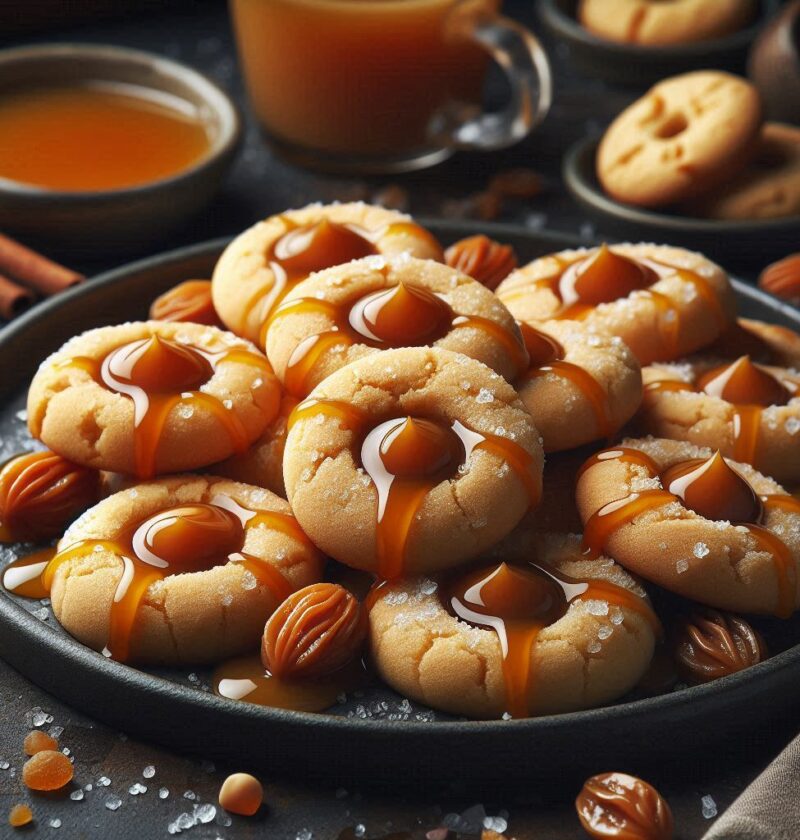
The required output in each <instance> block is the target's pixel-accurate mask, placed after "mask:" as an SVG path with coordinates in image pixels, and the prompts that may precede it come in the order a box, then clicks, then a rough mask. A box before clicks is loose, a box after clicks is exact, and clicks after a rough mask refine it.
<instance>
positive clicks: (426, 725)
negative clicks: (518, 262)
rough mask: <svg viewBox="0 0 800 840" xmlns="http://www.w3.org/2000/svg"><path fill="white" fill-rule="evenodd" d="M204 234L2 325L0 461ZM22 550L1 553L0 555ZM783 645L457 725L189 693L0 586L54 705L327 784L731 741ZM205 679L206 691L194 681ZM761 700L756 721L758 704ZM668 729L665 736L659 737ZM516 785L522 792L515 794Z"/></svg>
mask: <svg viewBox="0 0 800 840" xmlns="http://www.w3.org/2000/svg"><path fill="white" fill-rule="evenodd" d="M430 227H431V229H432V230H433V231H434V232H435V233H436V234H437V235H439V236H440V237H441V239H442V241H443V242H450V241H452V240H454V239H457V238H459V237H461V236H465V235H470V234H473V233H476V232H478V231H479V230H480V231H484V232H486V233H488V234H489V235H491V236H494V237H496V238H497V239H499V240H501V241H505V242H509V243H510V244H512V245H513V246H514V247H515V248H516V249H517V251H518V253H519V256H520V258H521V259H522V260H525V261H527V260H530V259H533V258H534V257H536V256H539V255H541V254H544V253H547V252H550V251H553V250H557V249H562V248H567V247H574V246H575V245H576V242H575V241H574V240H573V239H571V238H568V237H565V236H561V235H556V234H548V233H535V234H532V233H528V232H525V231H522V230H520V229H519V228H509V227H500V226H495V227H492V226H490V225H485V224H482V225H466V224H442V223H431V224H430ZM224 244H225V242H224V241H221V240H217V241H214V242H210V243H207V244H203V245H198V246H195V247H191V248H184V249H181V250H178V251H173V252H171V253H168V254H165V255H163V256H160V257H155V258H153V259H148V260H144V261H142V262H139V263H134V264H132V265H129V266H126V267H124V268H121V269H119V270H117V271H112V272H109V273H107V274H105V275H102V276H101V277H98V278H96V279H95V280H94V281H92V282H91V283H87V284H85V285H84V286H82V287H78V288H76V289H73V290H70V291H68V292H66V293H64V294H63V295H60V296H59V297H58V298H56V299H52V300H50V301H48V302H46V303H44V304H42V305H40V306H38V307H37V308H36V309H34V310H33V311H31V312H29V313H27V314H26V315H24V316H22V317H21V318H19V319H18V320H17V321H14V322H13V323H12V324H11V325H10V326H8V327H6V328H5V330H3V331H2V333H0V359H1V360H2V377H1V378H0V399H1V400H2V405H3V409H2V411H0V438H1V439H2V443H1V444H0V459H2V458H4V457H7V456H8V455H10V454H13V453H14V452H16V451H19V449H20V448H21V447H23V446H26V445H29V441H28V439H27V434H26V432H25V423H24V415H22V414H21V409H22V407H23V406H24V393H25V389H26V386H27V383H28V382H29V380H30V378H31V376H32V374H33V373H34V371H35V369H36V366H37V364H38V363H39V362H40V361H41V360H42V359H43V358H44V357H45V356H46V355H47V354H48V353H50V352H51V351H53V350H55V349H56V348H57V347H59V346H60V345H61V343H62V342H63V341H64V340H66V339H67V338H68V337H70V336H72V335H74V334H75V333H78V332H81V331H83V330H86V329H88V328H91V327H95V326H100V325H103V324H111V323H117V322H121V321H125V320H130V319H134V318H139V317H143V316H144V315H145V314H146V312H147V307H148V304H149V302H150V301H151V300H152V299H153V297H154V296H156V295H157V294H158V293H160V292H162V291H164V290H165V289H166V288H168V287H169V286H171V285H173V284H174V283H176V282H178V281H180V280H182V279H186V278H187V277H203V276H208V274H209V272H210V269H211V267H212V265H213V264H214V261H215V259H216V257H217V255H218V254H219V252H220V250H221V249H222V247H223V246H224ZM736 288H737V291H738V293H739V299H740V303H741V308H742V311H743V312H745V313H747V314H748V315H750V316H752V317H756V318H762V319H768V320H772V321H775V322H779V323H783V324H787V325H791V326H794V327H795V328H799V329H800V314H799V313H797V312H796V311H794V310H792V309H791V308H789V307H781V306H780V304H778V303H776V302H775V301H774V300H773V299H771V298H769V297H767V296H766V295H764V294H762V293H760V292H758V291H756V290H754V289H752V288H750V287H748V286H745V285H744V284H741V283H737V286H736ZM24 549H25V547H24V546H15V547H10V548H8V547H7V548H2V549H0V560H1V561H2V563H3V564H5V562H7V561H8V560H10V559H11V558H12V557H14V556H16V555H18V554H19V553H21V551H23V550H24ZM773 624H775V625H776V627H779V629H777V630H774V631H773V632H775V633H778V632H780V633H781V634H782V637H783V638H784V639H785V640H786V641H784V642H783V643H778V644H777V645H776V646H775V650H777V651H781V652H779V653H777V654H776V655H775V656H773V657H772V658H771V659H769V660H767V661H766V662H764V663H762V664H760V665H757V666H755V667H753V668H750V669H749V670H747V671H744V672H741V673H739V674H736V675H733V676H730V677H726V678H725V679H721V680H718V681H717V682H715V683H712V684H710V685H707V686H701V687H697V688H691V689H686V690H682V691H677V692H674V693H672V694H668V695H664V696H661V697H657V698H653V699H648V700H638V701H634V702H625V703H620V704H617V705H614V706H610V707H608V708H603V709H596V710H592V711H587V712H580V713H571V714H565V715H554V716H549V717H543V718H533V719H528V720H509V721H485V722H478V721H465V720H454V719H453V718H447V717H446V716H442V715H438V714H435V713H433V712H431V711H430V710H427V709H423V708H421V707H419V706H415V705H410V704H408V702H407V701H403V700H402V698H399V697H398V696H397V695H394V694H392V693H391V692H389V691H386V690H378V689H371V690H369V691H367V692H366V693H365V695H364V696H363V697H352V698H349V699H348V701H347V702H346V703H343V704H341V705H339V706H337V707H336V708H335V709H334V710H332V712H333V713H332V714H326V715H315V714H303V713H296V712H288V711H282V710H277V709H267V708H261V707H258V706H253V705H250V704H247V703H241V702H235V701H231V700H224V699H221V698H218V697H214V696H212V695H211V694H210V693H208V692H207V691H203V687H204V683H206V682H207V679H208V675H207V674H206V673H203V672H201V671H198V672H197V673H195V674H191V673H190V672H189V669H186V670H183V671H181V672H175V671H172V672H158V673H150V672H145V671H140V670H137V669H135V668H132V667H129V666H126V665H123V664H120V663H118V662H113V661H110V660H107V659H105V658H103V656H101V655H100V654H98V653H95V652H94V651H91V650H89V649H88V648H86V647H84V646H83V645H81V644H79V643H77V642H76V641H74V640H73V639H71V638H70V637H69V636H67V635H66V634H65V633H64V632H63V631H61V630H60V628H59V626H58V625H57V623H56V622H55V620H54V619H53V616H52V613H51V612H50V611H49V609H48V607H47V605H46V604H43V603H41V602H38V601H34V602H31V601H26V600H24V599H16V598H13V597H11V596H9V595H8V594H6V593H3V594H2V595H0V656H2V657H3V658H4V659H6V660H7V661H8V662H9V663H11V664H12V665H13V666H14V667H15V668H17V669H18V670H19V671H21V672H22V673H23V674H25V675H26V676H27V677H29V678H30V679H31V680H33V681H34V682H35V683H37V684H38V685H40V686H41V687H42V688H44V689H46V690H48V691H51V692H52V693H53V694H56V695H57V696H58V697H59V698H61V699H63V700H64V701H66V702H68V703H70V704H72V705H74V706H76V707H77V708H79V709H81V710H82V711H84V712H86V713H88V714H90V715H92V716H93V717H96V718H98V719H100V720H102V721H104V722H106V723H108V724H110V725H111V726H114V727H118V728H119V729H122V730H124V731H125V732H128V733H130V734H131V735H134V736H137V737H140V738H145V739H149V740H153V741H158V742H160V743H163V744H165V745H167V746H170V747H172V748H175V749H180V750H183V751H186V752H194V753H198V754H201V755H202V756H204V757H212V758H218V759H220V758H221V759H227V760H229V761H231V762H234V763H235V764H236V765H238V766H240V767H241V766H254V765H255V766H266V767H267V768H269V769H272V770H273V771H278V772H280V773H281V775H282V776H284V777H285V776H287V775H289V774H293V775H298V776H301V777H303V778H310V777H320V776H322V777H325V778H327V780H328V781H332V782H334V783H335V784H366V783H369V782H370V781H378V782H381V783H383V784H384V785H386V784H395V785H401V784H405V783H412V784H417V785H426V786H429V789H432V787H430V786H435V785H436V784H437V783H442V782H453V781H457V782H458V783H459V784H461V785H470V784H471V785H472V786H473V787H479V789H480V791H481V792H482V793H484V794H485V793H486V791H487V790H488V789H489V788H490V787H491V786H493V785H494V784H500V783H502V784H503V785H504V786H505V787H506V788H507V787H508V786H509V785H511V784H513V783H517V784H520V785H524V786H526V787H529V786H530V785H531V784H533V783H534V781H536V785H537V786H541V785H544V784H546V780H547V779H549V780H550V781H551V782H552V781H553V780H563V779H564V778H565V777H575V778H577V777H579V776H581V775H582V774H587V773H589V772H598V771H599V770H603V769H617V768H619V769H623V768H624V769H627V770H630V771H633V772H636V771H637V770H640V771H644V770H646V768H647V766H648V765H651V764H652V763H653V762H655V761H657V762H663V761H664V760H665V759H666V758H668V757H669V756H672V757H675V756H679V755H681V754H682V752H683V751H689V750H694V751H696V750H697V749H698V748H699V747H701V746H702V745H704V744H713V743H714V742H715V741H719V740H720V739H734V738H738V736H739V735H740V734H741V733H743V732H750V731H752V728H753V727H754V726H756V725H757V724H758V723H759V722H763V721H765V720H774V719H775V717H776V716H778V715H780V714H782V713H787V712H789V710H790V709H793V708H795V707H796V706H797V704H798V700H800V679H799V678H798V677H800V646H799V647H795V648H791V647H789V645H790V644H792V643H793V641H794V639H797V638H800V627H798V625H799V624H800V622H798V621H791V622H785V623H779V622H773ZM205 687H206V688H207V685H206V686H205ZM766 708H769V710H770V712H769V715H765V712H764V710H765V709H766ZM666 733H669V737H664V735H665V734H666ZM529 790H530V788H529Z"/></svg>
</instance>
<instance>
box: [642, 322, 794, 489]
mask: <svg viewBox="0 0 800 840" xmlns="http://www.w3.org/2000/svg"><path fill="white" fill-rule="evenodd" d="M761 327H763V328H764V329H761ZM761 327H759V326H758V325H757V322H750V330H749V331H750V332H751V334H753V333H755V334H757V331H758V330H759V329H761V337H762V340H763V341H764V343H765V344H768V343H769V342H770V341H772V343H773V344H774V345H775V346H776V356H777V358H778V360H780V359H782V358H785V357H786V356H788V355H790V354H791V353H792V351H794V359H793V361H792V364H791V366H786V365H779V364H775V361H774V360H772V359H768V360H767V362H766V363H761V362H758V361H756V360H754V359H752V358H751V357H750V356H749V355H748V354H747V350H746V348H745V347H742V348H741V351H744V352H741V351H740V352H739V353H737V354H736V355H734V356H731V355H721V354H719V353H716V352H713V351H714V349H715V348H711V349H710V350H707V351H705V352H704V353H701V354H698V355H696V356H692V357H690V358H688V359H685V360H683V361H682V362H679V363H675V364H665V363H659V364H654V365H649V366H648V367H646V368H645V369H644V371H643V372H642V375H643V377H644V382H645V394H644V401H643V403H642V407H641V410H640V412H639V416H638V420H639V423H640V427H641V429H642V431H644V432H646V433H648V434H653V435H656V436H658V437H666V438H673V439H675V440H686V441H689V442H690V443H694V444H697V445H698V446H709V447H711V448H712V449H719V450H720V451H721V452H722V454H723V455H726V456H729V457H731V458H733V459H734V460H736V461H743V462H744V463H747V464H751V465H752V466H754V467H756V469H758V470H760V471H761V472H763V473H765V474H767V475H771V476H773V477H774V478H776V479H778V480H779V481H785V482H789V483H797V482H798V481H800V347H798V345H800V335H797V334H796V333H792V332H791V331H789V330H786V333H788V336H787V335H786V334H784V333H783V332H781V331H780V330H779V328H772V329H770V325H767V324H764V325H761Z"/></svg>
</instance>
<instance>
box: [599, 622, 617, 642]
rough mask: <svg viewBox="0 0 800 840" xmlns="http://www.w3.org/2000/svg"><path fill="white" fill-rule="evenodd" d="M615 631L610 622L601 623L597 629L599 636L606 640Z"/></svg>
mask: <svg viewBox="0 0 800 840" xmlns="http://www.w3.org/2000/svg"><path fill="white" fill-rule="evenodd" d="M613 632H614V628H613V627H612V626H611V625H610V624H601V625H600V627H599V628H598V629H597V638H598V639H600V640H601V641H604V640H605V639H607V638H609V636H611V634H612V633H613Z"/></svg>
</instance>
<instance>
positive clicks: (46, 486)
mask: <svg viewBox="0 0 800 840" xmlns="http://www.w3.org/2000/svg"><path fill="white" fill-rule="evenodd" d="M99 480H100V474H99V473H98V472H97V470H93V469H89V468H88V467H81V466H79V465H78V464H73V463H72V461H68V460H67V459H66V458H62V457H61V456H60V455H56V454H55V452H50V451H49V450H45V451H44V452H28V453H26V454H24V455H18V456H17V457H15V458H12V459H11V460H10V461H8V462H7V463H6V464H4V465H3V467H2V469H0V523H2V526H1V527H2V530H3V531H5V532H7V535H6V536H7V538H9V539H13V540H33V541H37V542H40V541H44V540H49V539H52V538H53V537H56V536H59V535H61V534H62V533H63V532H64V529H65V527H66V526H67V525H68V524H69V522H71V521H72V519H74V518H75V516H76V515H77V514H78V513H80V512H81V511H83V510H85V509H86V508H88V507H89V506H90V505H92V504H94V502H96V501H97V499H98V497H99V486H100V483H99Z"/></svg>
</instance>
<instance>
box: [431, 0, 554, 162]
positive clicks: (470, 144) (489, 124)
mask: <svg viewBox="0 0 800 840" xmlns="http://www.w3.org/2000/svg"><path fill="white" fill-rule="evenodd" d="M449 34H450V35H451V36H452V37H454V38H458V39H460V40H463V39H467V40H471V41H473V42H475V43H477V44H478V45H479V46H480V47H481V48H482V49H484V50H485V51H486V52H488V53H489V55H490V57H491V58H493V59H494V60H495V62H497V64H498V65H499V66H500V69H501V70H502V71H503V73H504V74H505V76H506V79H507V80H508V84H509V88H510V93H511V95H510V98H509V101H508V103H507V104H506V106H505V107H504V108H503V109H502V110H500V111H494V112H488V113H486V112H483V113H480V114H478V115H477V116H476V115H475V111H476V108H475V107H474V106H473V107H461V108H456V109H453V108H448V109H447V111H448V114H447V116H446V117H445V125H442V124H441V123H440V125H439V126H438V131H437V132H436V133H437V135H438V138H439V140H440V142H442V143H443V144H444V145H447V146H449V147H451V148H457V149H472V150H478V151H491V150H493V149H503V148H505V147H507V146H511V145H513V144H514V143H517V142H518V141H520V140H522V139H523V138H524V137H526V136H527V135H528V134H529V133H530V132H531V131H532V130H533V129H534V128H535V127H536V126H537V125H538V124H539V123H540V122H541V121H542V120H543V119H544V118H545V117H546V116H547V112H548V111H549V110H550V104H551V102H552V99H553V80H552V73H551V70H550V61H549V60H548V58H547V53H546V52H545V51H544V48H543V47H542V45H541V44H540V43H539V41H538V39H537V38H536V37H535V36H534V35H533V33H532V32H530V31H529V30H528V29H526V28H525V27H524V26H522V25H521V24H519V23H516V22H515V21H513V20H510V19H509V18H507V17H504V16H503V15H500V14H498V13H496V12H493V11H491V10H488V9H486V8H485V6H483V4H482V3H481V4H473V3H469V2H467V3H465V4H464V5H463V6H462V7H461V8H459V9H457V11H456V12H455V14H454V16H453V18H451V27H450V32H449ZM440 117H441V115H440Z"/></svg>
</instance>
